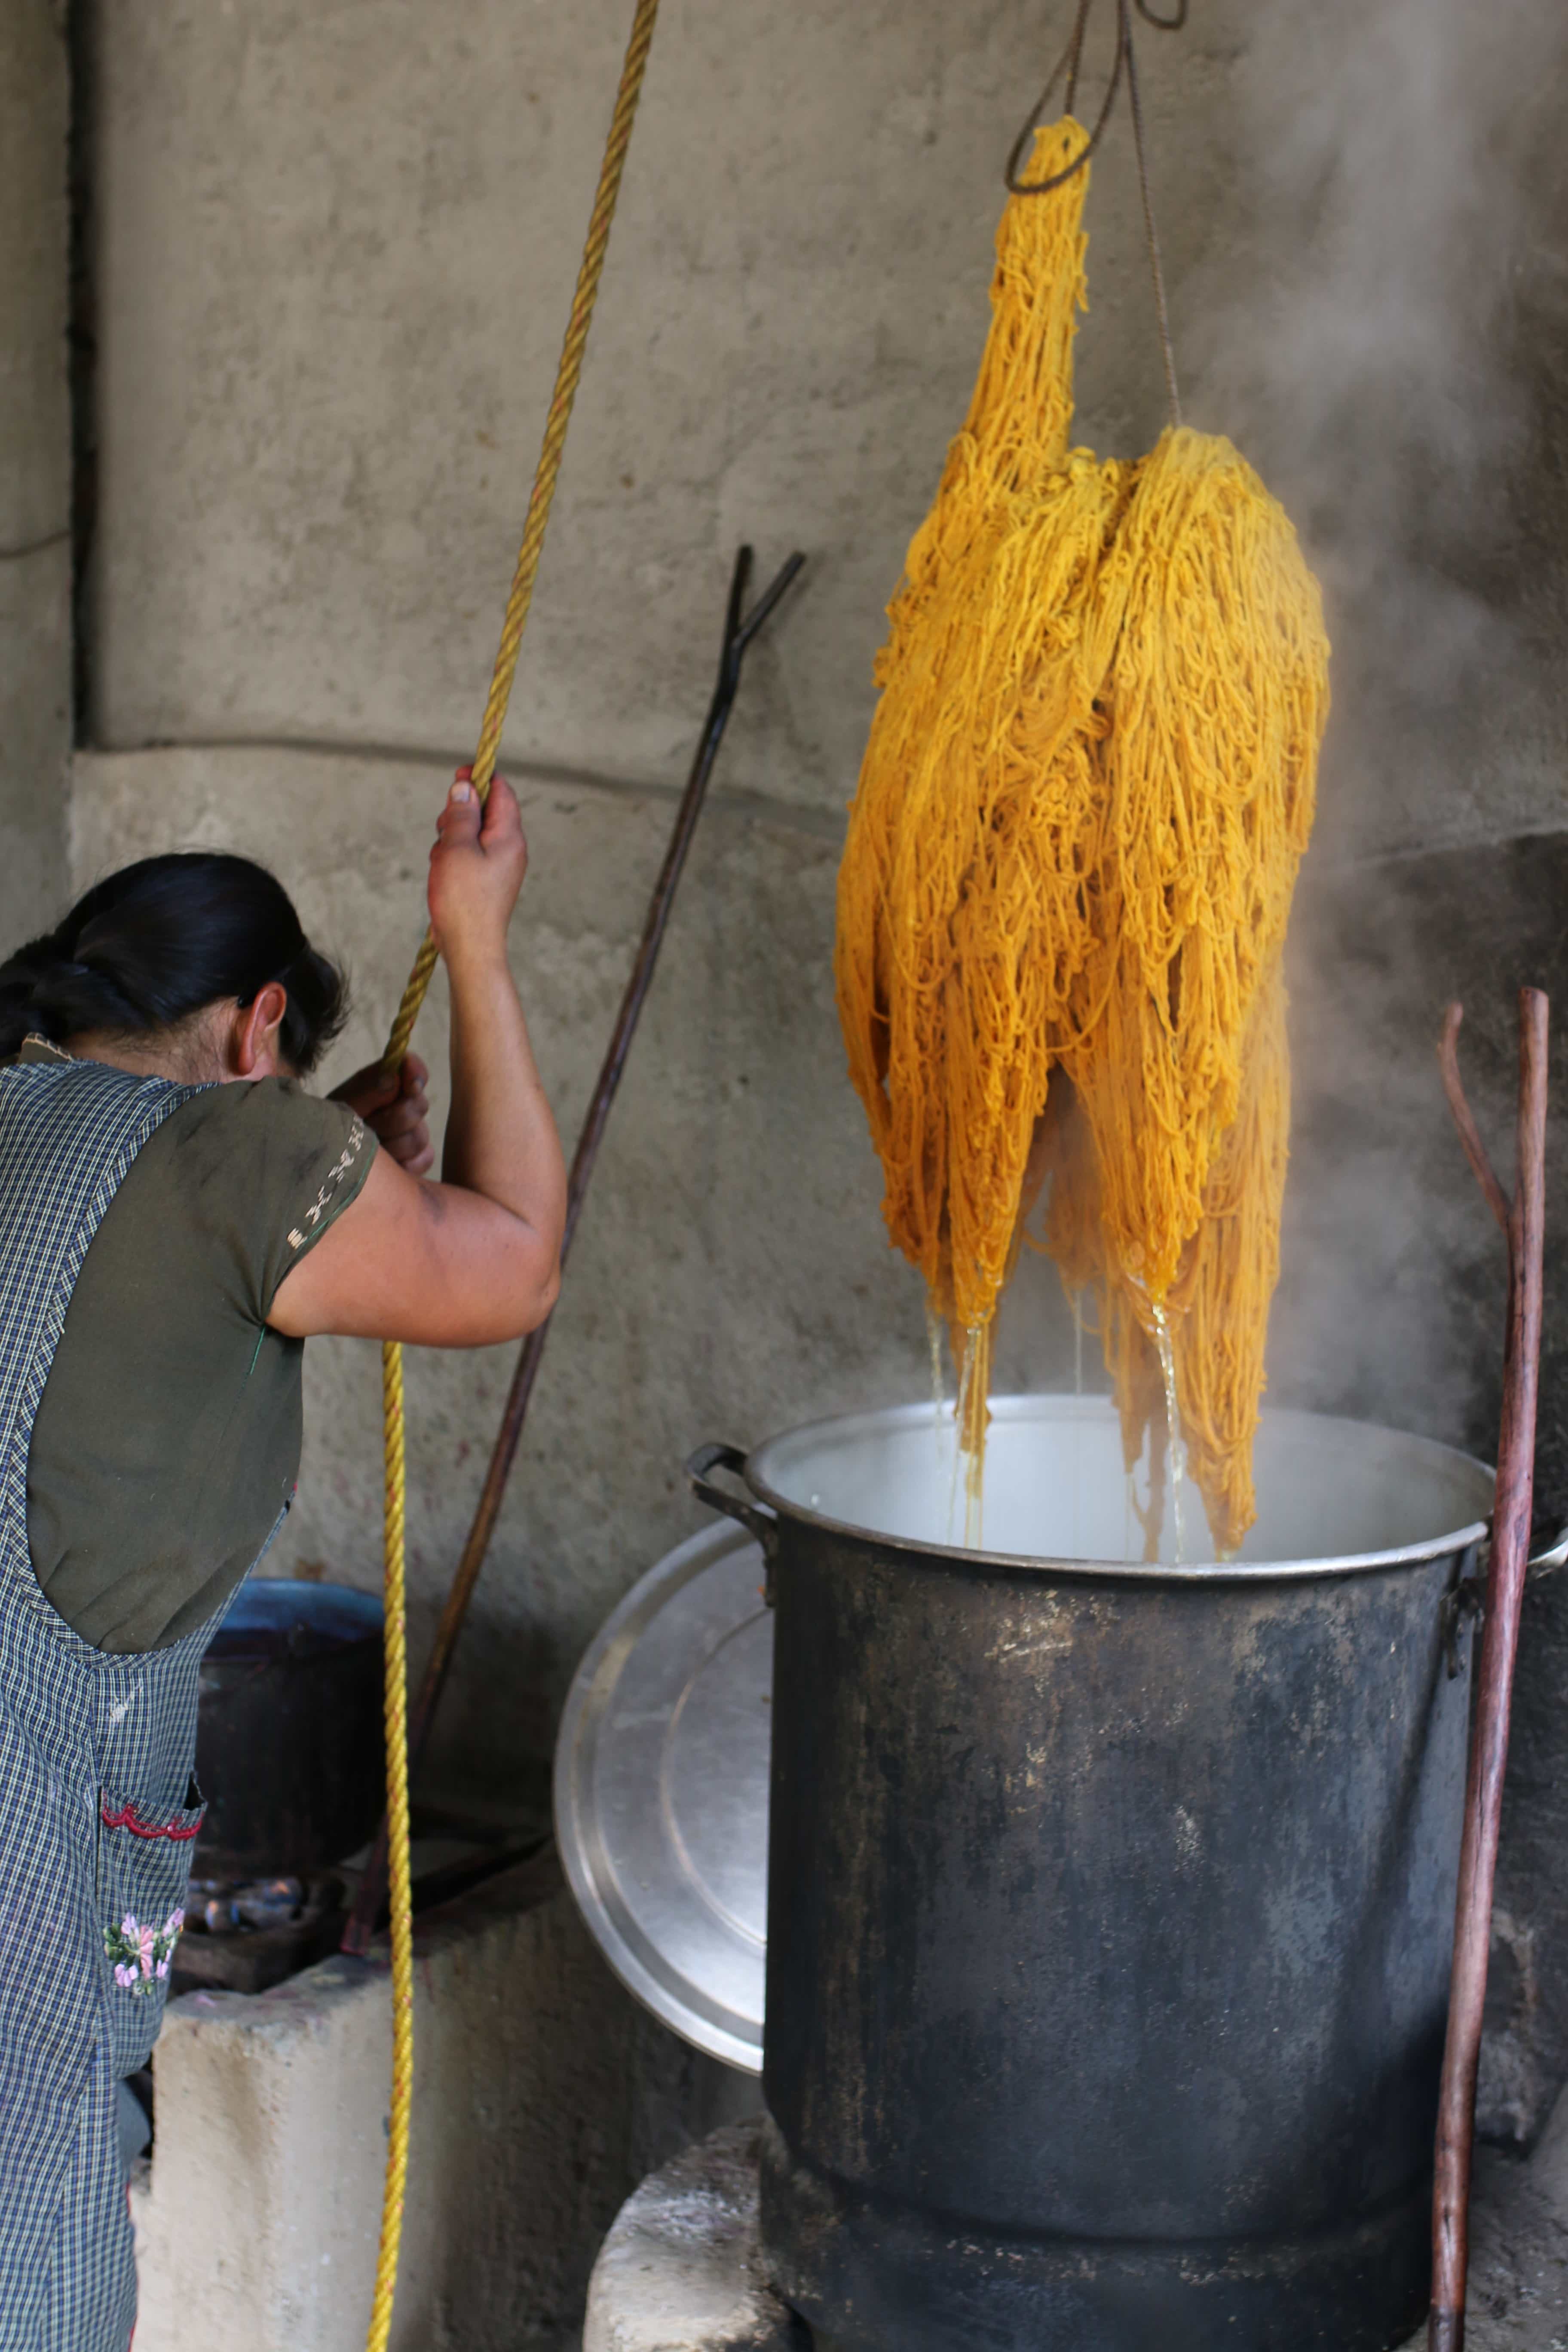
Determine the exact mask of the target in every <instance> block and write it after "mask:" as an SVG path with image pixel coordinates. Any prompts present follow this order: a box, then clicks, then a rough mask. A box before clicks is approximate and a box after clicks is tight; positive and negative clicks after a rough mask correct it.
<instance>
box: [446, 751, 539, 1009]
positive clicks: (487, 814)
mask: <svg viewBox="0 0 1568 2352" xmlns="http://www.w3.org/2000/svg"><path fill="white" fill-rule="evenodd" d="M472 776H473V771H472V769H471V768H459V769H458V773H457V776H456V778H455V779H454V781H453V784H452V789H451V791H450V793H448V794H447V804H446V806H445V808H443V810H442V811H441V814H440V815H439V816H438V817H437V820H436V835H437V838H436V845H435V847H434V848H433V849H432V850H431V852H430V887H429V898H430V927H431V929H432V930H433V931H434V932H435V934H436V944H437V947H438V948H439V949H440V950H441V954H442V957H443V958H444V960H445V961H446V963H447V969H448V971H449V970H450V969H451V966H452V964H453V961H454V960H455V959H456V960H461V961H465V962H466V961H470V960H477V961H480V962H486V963H488V962H492V961H497V960H500V961H505V957H506V932H507V925H508V923H509V922H510V920H511V910H512V908H514V907H515V906H516V904H517V894H518V892H519V891H520V890H521V887H522V877H523V876H524V875H525V874H526V873H527V871H528V844H527V842H526V841H525V840H524V838H523V832H522V818H521V814H520V813H519V810H518V805H517V794H516V793H514V792H513V791H512V788H511V786H510V784H509V783H508V782H507V781H506V778H505V777H504V776H495V777H492V778H491V780H490V789H489V799H488V800H487V801H486V802H485V803H484V805H483V807H482V808H481V807H480V805H479V801H478V799H477V798H476V796H475V793H474V787H473V782H472V781H471V780H472Z"/></svg>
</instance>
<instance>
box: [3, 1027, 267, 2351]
mask: <svg viewBox="0 0 1568 2352" xmlns="http://www.w3.org/2000/svg"><path fill="white" fill-rule="evenodd" d="M193 1091H194V1090H193V1089H192V1088H189V1087H175V1086H173V1085H171V1084H170V1083H169V1082H168V1081H167V1080H165V1079H163V1078H136V1077H132V1076H128V1075H126V1074H125V1073H124V1072H121V1071H118V1070H111V1069H108V1068H106V1067H105V1066H103V1065H102V1064H101V1063H92V1062H60V1063H39V1064H26V1065H18V1064H13V1065H11V1066H7V1067H4V1068H0V2352H125V2348H126V2346H127V2344H128V2343H129V2341H130V2337H131V2333H132V2326H133V2325H134V2321H135V2316H136V2274H135V2266H134V2262H133V2259H132V2234H131V2224H130V2221H129V2218H128V2215H127V2212H126V2198H125V2184H124V2178H123V2174H122V2172H121V2160H120V2150H119V2142H118V2136H117V2132H116V2126H115V2100H116V2086H117V2084H118V2081H119V2079H120V2077H121V2076H122V2075H124V2074H132V2073H133V2072H134V2071H135V2070H136V2068H137V2067H139V2066H142V2065H144V2064H145V2063H146V2062H147V2057H148V2054H149V2053H150V2052H151V2050H152V2047H153V2042H154V2040H155V2039H156V2037H157V2032H158V2028H159V2025H160V2023H161V2022H162V2019H163V2001H164V1997H165V1994H166V1992H167V1988H168V1972H169V1960H170V1955H171V1953H172V1950H173V1948H174V1941H175V1938H176V1937H177V1936H178V1934H179V1930H180V1923H181V1919H182V1917H183V1916H184V1914H183V1905H184V1894H185V1884H186V1881H187V1879H188V1877H189V1875H190V1860H191V1846H192V1842H193V1840H194V1839H195V1834H196V1832H197V1830H198V1829H199V1827H200V1826H201V1819H202V1812H203V1807H202V1804H201V1801H200V1797H199V1794H198V1791H197V1790H196V1787H195V1780H194V1777H193V1771H192V1767H193V1764H194V1761H195V1730H196V1692H197V1676H198V1673H199V1670H200V1666H201V1660H202V1654H203V1652H204V1651H205V1648H206V1646H207V1643H208V1642H209V1641H210V1640H211V1638H212V1635H213V1633H214V1632H215V1631H216V1627H217V1624H218V1622H219V1620H220V1619H221V1617H222V1615H223V1611H222V1610H220V1611H218V1612H217V1613H216V1615H215V1616H214V1617H213V1618H212V1619H211V1620H210V1621H209V1622H208V1623H207V1624H205V1625H204V1626H202V1627H200V1628H199V1629H198V1631H197V1632H195V1633H190V1634H187V1635H186V1637H185V1638H184V1640H183V1641H181V1642H177V1643H174V1646H173V1647H172V1648H170V1649H166V1650H155V1651H150V1652H147V1653H145V1654H139V1655H121V1656H111V1655H110V1654H108V1653H107V1652H105V1651H101V1650H95V1649H93V1648H92V1647H91V1645H90V1644H89V1643H87V1642H84V1641H82V1640H81V1639H80V1637H79V1635H78V1634H76V1633H73V1632H72V1631H71V1629H70V1627H69V1626H68V1624H67V1623H66V1622H65V1621H64V1619H63V1618H61V1617H59V1616H58V1615H57V1614H56V1612H54V1610H53V1609H52V1608H51V1607H50V1606H49V1603H48V1602H47V1601H46V1600H45V1598H44V1596H43V1593H42V1592H41V1591H40V1590H39V1587H38V1583H37V1579H36V1577H35V1576H34V1573H33V1568H32V1561H31V1558H30V1555H29V1551H28V1546H27V1449H28V1446H29V1444H30V1443H31V1439H32V1433H33V1423H34V1419H35V1417H36V1415H37V1409H38V1402H39V1399H40V1398H41V1396H42V1395H43V1391H44V1382H45V1381H46V1380H47V1377H48V1371H49V1366H50V1364H51V1363H52V1362H53V1360H54V1354H55V1349H56V1347H57V1346H58V1341H59V1337H60V1331H61V1328H62V1327H63V1325H64V1322H65V1315H66V1308H67V1306H68V1303H69V1300H70V1296H71V1291H72V1289H73V1287H74V1286H75V1283H76V1278H77V1276H78V1274H79V1272H80V1270H81V1264H82V1260H83V1258H84V1257H85V1256H86V1255H87V1248H88V1244H89V1242H90V1241H91V1239H92V1237H93V1234H95V1233H96V1232H97V1230H98V1226H99V1223H100V1219H101V1218H102V1216H103V1213H104V1212H105V1210H106V1209H107V1208H108V1206H109V1203H110V1201H111V1200H112V1199H113V1197H114V1193H115V1191H116V1188H117V1187H118V1185H119V1184H120V1182H121V1178H122V1177H123V1176H124V1174H125V1172H126V1171H127V1169H128V1168H129V1167H130V1165H131V1163H132V1160H134V1158H135V1156H136V1154H137V1152H138V1151H139V1150H141V1148H142V1144H143V1143H145V1142H146V1140H147V1139H148V1137H149V1136H150V1135H152V1134H153V1131H154V1129H156V1128H158V1127H159V1126H160V1125H161V1124H162V1123H163V1120H164V1119H165V1118H168V1116H169V1114H170V1112H171V1111H173V1110H175V1109H177V1108H179V1106H180V1105H181V1104H182V1103H183V1102H185V1101H187V1100H188V1099H189V1098H190V1096H191V1093H192V1092H193Z"/></svg>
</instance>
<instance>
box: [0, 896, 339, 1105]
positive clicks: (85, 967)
mask: <svg viewBox="0 0 1568 2352" xmlns="http://www.w3.org/2000/svg"><path fill="white" fill-rule="evenodd" d="M273 981H276V982H279V984H280V985H281V986H282V988H283V989H284V991H285V992H286V994H287V997H288V1007H287V1010H286V1011H285V1013H284V1015H283V1023H282V1028H281V1031H280V1033H279V1045H280V1048H281V1051H282V1055H283V1057H284V1059H285V1060H286V1061H287V1062H288V1064H289V1067H290V1068H291V1069H294V1070H296V1071H299V1072H300V1073H301V1074H303V1073H304V1072H305V1071H307V1070H310V1069H311V1068H313V1067H314V1066H315V1064H316V1062H317V1061H318V1060H319V1059H320V1057H321V1054H322V1052H323V1051H324V1050H325V1048H326V1046H327V1045H330V1044H331V1040H332V1038H333V1037H335V1036H336V1034H337V1033H338V1031H339V1030H340V1029H341V1028H342V1024H343V1021H344V1019H345V1017H346V1014H347V1012H348V998H347V992H346V990H345V988H344V985H343V979H342V973H341V972H340V971H338V969H337V967H336V966H335V965H334V964H332V963H331V962H330V961H328V959H327V958H326V957H325V956H324V955H321V953H320V952H319V951H318V950H316V949H315V948H313V947H312V946H311V945H310V941H309V940H307V938H306V937H305V934H304V932H303V930H302V929H300V918H299V916H298V915H297V914H296V913H295V911H294V907H293V902H292V900H291V899H290V898H289V894H288V892H287V891H286V890H285V889H284V887H283V886H282V884H281V883H280V882H279V880H278V879H277V877H276V876H274V875H271V874H268V871H267V868H266V867H265V866H258V865H256V864H255V863H254V862H253V861H252V860H251V859H250V858H248V857H234V856H227V855H226V854H224V853H220V852H216V851H206V850H192V851H183V852H176V853H174V854H173V855H171V856H164V857H144V858H142V860H141V861H140V862H139V863H138V864H137V865H135V866H123V867H121V871H120V872H119V873H118V874H111V875H110V877H108V879H107V880H106V881H103V882H100V883H98V884H97V885H96V886H95V887H93V888H92V889H90V890H89V892H88V893H87V895H86V897H85V898H79V900H78V901H77V904H76V905H75V906H74V907H73V908H71V910H70V912H69V914H68V915H67V916H66V918H65V919H64V920H63V922H60V923H58V924H57V925H56V927H55V929H53V930H52V931H46V932H44V933H43V934H42V935H41V936H40V937H39V938H37V939H36V940H28V941H27V943H26V946H25V947H21V948H18V949H17V950H16V951H15V953H14V954H12V955H10V956H8V957H7V958H6V959H5V962H4V963H0V1058H4V1057H5V1056H8V1055H12V1054H15V1053H16V1049H17V1047H18V1046H19V1045H21V1043H22V1041H23V1039H24V1038H25V1037H27V1036H29V1035H37V1036H43V1037H47V1038H48V1039H49V1040H50V1041H51V1042H52V1043H53V1044H55V1045H63V1044H64V1043H65V1042H66V1041H67V1040H68V1038H70V1037H73V1036H81V1035H83V1034H86V1033H88V1032H89V1031H91V1030H104V1031H108V1032H109V1033H110V1034H112V1035H116V1036H140V1035H144V1034H148V1033H149V1032H153V1031H156V1030H159V1029H167V1028H171V1027H173V1026H174V1024H175V1023H177V1022H181V1021H184V1020H186V1019H188V1018H189V1016H190V1015H191V1014H192V1013H198V1012H200V1011H201V1010H202V1009H203V1008H204V1007H205V1006H206V1005H208V1004H216V1003H220V1002H223V1001H226V1000H235V1001H237V1002H238V1003H241V1004H248V1003H250V1002H251V1000H252V998H253V997H254V996H255V995H256V994H257V992H258V990H260V989H263V988H265V987H266V986H267V985H268V982H273Z"/></svg>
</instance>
